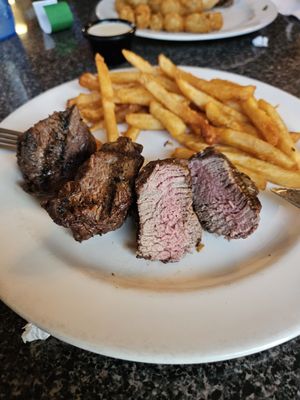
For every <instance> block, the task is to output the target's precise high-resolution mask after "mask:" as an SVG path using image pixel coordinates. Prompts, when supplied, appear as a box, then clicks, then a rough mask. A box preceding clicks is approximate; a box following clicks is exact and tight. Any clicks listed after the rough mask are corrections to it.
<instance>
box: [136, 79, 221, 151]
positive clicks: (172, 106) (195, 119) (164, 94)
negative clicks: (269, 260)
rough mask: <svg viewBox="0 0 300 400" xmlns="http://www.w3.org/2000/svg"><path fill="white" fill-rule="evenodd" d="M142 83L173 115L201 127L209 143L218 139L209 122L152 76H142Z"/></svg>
mask: <svg viewBox="0 0 300 400" xmlns="http://www.w3.org/2000/svg"><path fill="white" fill-rule="evenodd" d="M140 82H141V84H142V85H143V86H145V87H146V89H147V90H148V91H149V92H150V93H152V95H153V96H154V97H155V98H156V99H157V100H158V101H160V102H161V103H162V104H163V105H164V106H165V107H166V108H168V109H169V110H170V111H172V113H174V114H176V115H177V116H179V117H180V118H181V119H182V120H183V121H184V122H186V123H190V124H194V125H199V126H200V127H201V133H202V134H203V136H204V137H205V138H206V140H207V142H209V143H213V142H214V141H215V139H216V137H215V132H214V130H213V127H211V126H210V125H209V123H208V122H207V120H206V119H205V118H203V116H202V115H201V114H199V113H197V112H196V111H194V110H192V109H191V108H190V107H189V106H188V105H187V104H186V103H184V102H182V101H180V100H179V99H178V95H176V94H175V93H171V92H168V91H167V90H166V89H165V88H163V87H162V86H161V85H160V84H159V83H158V82H156V81H155V79H154V78H152V76H151V75H150V74H141V76H140Z"/></svg>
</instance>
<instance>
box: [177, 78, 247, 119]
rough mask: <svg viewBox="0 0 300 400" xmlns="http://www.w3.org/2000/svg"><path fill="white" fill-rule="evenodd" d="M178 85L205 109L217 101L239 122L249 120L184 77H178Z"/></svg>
mask: <svg viewBox="0 0 300 400" xmlns="http://www.w3.org/2000/svg"><path fill="white" fill-rule="evenodd" d="M176 83H177V86H178V87H179V89H180V90H181V92H182V93H183V94H184V95H185V96H186V97H187V98H188V99H190V100H191V101H192V102H193V103H194V104H196V106H198V107H199V108H201V109H202V110H205V106H206V104H208V103H215V104H217V105H219V107H221V108H222V109H223V110H224V112H226V113H227V114H229V115H231V116H232V117H233V118H235V119H236V121H239V122H248V121H249V120H248V118H247V117H246V116H245V115H243V114H241V113H239V112H238V111H236V110H234V109H233V108H230V107H228V106H225V105H224V104H222V103H221V102H219V101H218V100H216V99H215V98H213V97H211V96H209V95H208V94H206V93H204V92H203V91H201V90H199V89H196V88H195V87H194V86H192V85H191V84H190V83H188V82H187V81H185V80H184V79H176Z"/></svg>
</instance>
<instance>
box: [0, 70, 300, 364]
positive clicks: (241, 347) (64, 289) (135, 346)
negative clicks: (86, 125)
mask: <svg viewBox="0 0 300 400" xmlns="http://www.w3.org/2000/svg"><path fill="white" fill-rule="evenodd" d="M186 70H188V71H190V72H192V73H195V74H198V75H201V76H202V77H204V78H208V79H211V78H214V77H219V78H223V79H230V80H233V81H235V82H238V83H241V84H254V85H257V96H258V97H264V98H265V99H266V100H268V101H270V102H274V99H275V101H276V104H280V107H279V111H280V113H281V114H282V115H283V117H284V119H285V120H286V121H287V123H288V127H289V128H290V129H291V130H295V131H296V130H299V119H298V117H297V116H298V115H299V114H300V100H299V99H297V98H295V97H293V96H291V95H289V94H288V93H286V92H283V91H281V90H279V89H277V88H274V87H271V86H269V85H266V84H264V83H261V82H258V81H255V80H252V79H248V78H246V77H241V76H239V75H233V74H230V73H225V72H221V71H215V70H209V69H201V68H191V67H186ZM80 91H82V88H80V87H79V86H78V84H77V83H76V81H72V82H68V83H65V84H63V85H61V86H58V87H56V88H54V89H51V90H49V91H47V92H45V93H43V94H41V95H40V96H38V97H36V98H35V99H33V100H31V101H29V102H28V103H27V104H25V105H23V106H22V107H20V108H19V109H18V110H16V111H15V112H13V113H12V114H11V115H10V116H9V117H7V118H6V119H5V120H4V121H3V123H2V124H1V125H3V127H7V128H12V129H17V130H25V129H26V128H29V127H30V126H31V125H32V124H33V123H35V122H36V121H38V120H40V119H42V118H45V117H47V116H48V115H49V114H50V113H52V112H53V111H54V110H63V109H64V107H65V104H66V100H67V99H68V98H71V97H74V96H76V95H77V94H78V93H79V92H80ZM33 110H34V111H33ZM99 137H101V133H99ZM167 140H170V138H169V136H168V135H167V134H166V133H165V132H153V133H151V132H145V133H142V134H141V137H140V141H141V143H142V144H143V145H144V148H145V150H144V155H145V157H146V159H147V161H149V160H150V159H156V158H158V157H159V158H164V157H167V156H168V155H169V153H170V151H171V150H172V149H173V148H174V145H175V144H174V145H173V146H171V145H166V146H164V144H165V142H166V141H167ZM20 179H21V175H20V172H19V171H18V168H17V165H16V158H15V155H14V154H13V153H12V152H9V151H5V150H0V180H1V195H0V218H1V225H0V246H1V268H0V295H1V298H2V300H3V301H4V302H5V303H6V304H7V305H8V306H9V307H11V308H12V309H13V310H15V311H16V312H17V313H18V314H19V315H21V316H22V317H24V318H25V319H27V320H28V321H30V322H33V323H34V324H36V325H37V326H39V327H40V328H42V329H44V330H46V331H47V332H49V333H50V334H52V335H53V336H55V337H57V338H59V339H61V340H63V341H65V342H68V343H71V344H73V345H75V346H78V347H80V348H83V349H87V350H90V351H93V352H96V353H100V354H103V355H107V356H112V357H116V358H121V359H128V360H135V361H142V362H152V363H172V364H176V363H178V364H179V363H180V364H181V363H200V362H209V361H219V360H225V359H230V358H234V357H238V356H242V355H247V354H251V353H254V352H257V351H260V350H263V349H267V348H269V347H272V346H274V345H276V344H279V343H282V342H284V341H286V340H288V339H291V338H293V337H295V336H297V335H298V334H300V307H299V304H300V291H299V281H300V268H299V256H300V242H299V235H300V218H299V210H298V209H296V208H295V207H293V206H291V205H290V204H288V203H287V202H284V201H283V200H281V199H280V198H279V197H278V196H275V195H273V194H271V193H270V192H268V191H266V192H265V193H262V194H261V195H260V199H261V201H262V206H263V207H262V212H261V223H260V226H259V228H258V230H257V231H256V232H255V233H254V234H253V235H251V236H250V237H249V238H247V239H245V240H236V241H231V242H227V241H226V240H224V239H222V238H220V237H215V236H213V235H210V234H206V233H205V234H204V238H203V243H204V244H205V247H204V249H203V250H202V251H201V252H200V253H197V252H196V251H195V252H193V254H190V255H188V256H186V257H185V258H183V260H182V261H180V262H179V263H171V264H162V263H159V262H150V261H146V260H141V259H136V258H135V254H134V247H135V234H134V229H133V223H132V221H131V219H129V220H128V221H127V222H126V224H125V225H124V226H123V227H122V228H121V229H119V230H118V231H115V232H111V233H108V234H106V235H103V236H102V237H100V236H97V237H94V238H93V239H90V240H88V241H85V242H83V243H81V244H80V243H78V242H76V241H75V240H74V239H73V238H72V237H71V235H70V233H69V231H68V230H66V229H64V228H62V227H59V226H58V225H56V224H55V223H54V222H53V221H52V220H51V219H50V217H49V216H48V215H47V213H46V211H44V210H43V209H42V208H41V207H40V206H39V205H38V203H37V202H36V201H35V200H34V199H33V197H31V196H30V195H28V194H27V193H25V192H24V191H23V190H22V189H21V188H20V186H19V185H18V182H19V181H20ZM20 334H21V332H20Z"/></svg>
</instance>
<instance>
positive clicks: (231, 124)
mask: <svg viewBox="0 0 300 400" xmlns="http://www.w3.org/2000/svg"><path fill="white" fill-rule="evenodd" d="M123 54H124V57H125V58H126V59H127V61H128V62H129V63H130V64H131V65H132V66H133V67H134V69H128V70H125V71H109V70H108V68H107V66H106V65H105V62H104V60H103V58H102V57H101V56H100V55H96V66H97V72H98V73H97V74H92V73H88V72H86V73H83V74H82V75H81V76H80V78H79V84H80V85H81V86H82V87H83V88H84V89H85V92H84V93H81V94H79V95H78V96H77V97H75V98H72V99H70V100H69V101H68V105H69V106H70V105H73V104H76V105H77V106H78V108H79V110H80V113H81V116H82V118H83V119H84V120H85V122H86V123H87V124H88V125H89V127H90V129H91V131H95V130H97V129H101V128H103V129H104V130H105V133H106V140H107V141H114V140H116V139H117V137H118V136H119V135H120V133H119V130H118V123H126V124H127V130H126V131H125V132H124V133H123V134H124V135H125V136H127V137H130V138H131V139H132V140H133V141H137V142H138V140H139V134H140V132H141V131H147V130H148V131H152V132H153V131H160V130H165V131H167V132H168V134H169V135H170V138H172V139H173V141H175V142H176V143H177V144H178V147H176V148H175V149H174V148H173V150H172V154H170V156H171V157H174V158H189V157H191V156H192V155H193V154H194V153H197V152H200V151H202V150H204V149H205V148H207V147H208V146H213V147H214V148H215V149H217V150H218V151H220V152H221V153H223V154H224V155H225V156H226V157H227V158H228V159H229V160H230V161H231V162H232V163H233V164H234V165H235V166H236V167H237V168H238V169H239V170H240V171H241V172H243V173H245V174H247V175H248V176H249V177H250V178H251V179H252V180H253V181H254V182H255V183H256V185H257V187H258V188H259V189H260V190H264V189H265V187H266V184H267V182H271V183H274V184H278V185H281V186H285V187H290V188H300V153H299V151H298V150H297V148H296V143H297V141H298V140H299V139H300V133H298V132H289V130H288V128H287V126H286V124H285V123H284V121H283V119H282V118H281V116H280V115H279V113H278V111H277V109H276V107H274V106H273V105H271V104H270V103H268V102H267V101H266V100H264V99H257V98H256V97H255V89H256V87H255V86H252V85H248V86H242V85H240V84H237V83H235V82H232V81H227V80H223V79H212V80H205V79H202V78H200V77H199V76H196V75H193V74H191V73H190V72H188V71H186V70H184V69H182V68H179V67H178V66H176V65H175V64H174V63H173V62H172V61H171V60H170V59H169V58H167V57H166V56H165V55H163V54H161V55H159V57H158V66H152V65H151V64H150V63H149V62H148V61H146V60H144V59H143V58H142V57H140V56H139V55H137V54H135V53H133V52H131V51H128V50H123Z"/></svg>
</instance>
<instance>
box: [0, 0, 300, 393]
mask: <svg viewBox="0 0 300 400" xmlns="http://www.w3.org/2000/svg"><path fill="white" fill-rule="evenodd" d="M69 4H70V5H71V7H72V10H73V13H74V16H75V25H74V27H73V28H72V30H69V31H65V32H61V33H57V34H55V35H52V36H47V35H44V34H43V33H42V32H41V30H40V29H39V27H38V25H37V21H36V19H35V16H34V13H33V9H32V7H31V2H30V1H29V0H19V1H18V0H16V3H15V5H14V12H15V15H16V17H17V21H18V22H19V24H21V28H22V26H23V31H24V26H25V25H24V24H26V26H27V30H28V32H27V33H25V34H23V35H20V36H16V37H13V38H11V39H9V40H6V41H4V42H1V43H0V88H1V90H0V120H2V119H3V118H4V117H6V116H7V115H8V114H9V113H10V112H12V111H13V110H14V109H16V108H17V107H18V106H20V105H21V104H23V103H25V102H26V101H27V100H29V99H31V98H32V97H34V96H36V95H38V94H39V93H41V92H43V91H45V90H47V89H49V88H51V87H53V86H56V85H58V84H60V83H62V82H65V81H68V80H71V79H73V78H76V77H77V76H78V75H79V74H80V73H81V72H82V71H84V70H90V71H94V69H95V67H94V62H93V58H92V54H91V52H90V49H89V47H88V45H87V43H86V41H85V39H84V38H83V37H82V35H81V31H80V30H81V27H82V25H83V24H84V23H86V22H87V21H88V20H90V19H91V18H93V17H94V7H95V4H96V2H95V1H89V2H87V1H83V0H82V1H79V0H78V1H75V0H72V1H69ZM22 24H23V25H22ZM26 26H25V28H26ZM25 30H26V29H25ZM260 33H261V34H263V35H266V36H268V38H269V47H268V48H256V47H253V46H252V45H251V41H252V39H253V38H254V37H255V36H256V35H257V34H258V33H254V34H251V35H246V36H243V37H239V38H233V39H228V40H219V41H215V42H197V43H174V42H171V43H167V42H160V41H152V40H142V39H138V38H136V39H135V41H134V44H133V49H134V50H135V51H137V52H138V53H139V54H141V55H143V56H145V57H146V58H147V59H148V60H149V61H151V62H155V60H156V57H157V55H158V54H159V53H160V52H164V53H165V54H166V55H167V56H170V57H171V58H172V59H173V60H174V61H175V62H176V63H178V64H184V65H198V66H203V67H211V68H218V69H222V70H226V71H231V72H235V73H239V74H243V75H247V76H249V77H252V78H256V79H259V80H262V81H264V82H267V83H270V84H272V85H275V86H278V87H280V88H282V89H284V90H286V91H288V92H290V93H292V94H294V95H296V96H298V97H300V22H299V21H297V20H296V19H293V18H283V17H278V18H277V19H276V20H275V22H274V23H273V24H271V25H270V26H269V27H267V28H265V29H263V30H262V31H260ZM0 262H1V261H0ZM299 306H300V305H299ZM278 318H280V315H279V316H278ZM24 324H25V321H24V320H22V319H21V318H20V317H19V316H17V315H16V314H15V313H14V312H12V311H11V310H10V309H9V308H7V307H6V306H5V305H4V304H3V303H1V304H0V343H1V345H0V399H5V400H8V399H47V400H48V399H55V400H57V399H85V400H89V399H135V400H138V399H193V400H194V399H199V400H200V399H203V400H204V399H212V400H217V399H230V400H233V399H243V400H250V399H251V400H253V399H278V400H285V399H291V400H295V399H300V339H299V338H298V339H294V340H292V341H290V342H288V343H286V344H283V345H280V346H278V347H276V348H273V349H271V350H268V351H265V352H263V353H260V354H256V355H252V356H249V357H245V358H240V359H236V360H232V361H227V362H218V363H213V364H205V365H192V366H187V365H183V366H171V365H169V366H166V365H150V364H139V363H133V362H125V361H119V360H114V359H111V358H107V357H102V356H100V355H96V354H92V353H89V352H87V351H83V350H81V349H78V348H75V347H73V346H70V345H68V344H65V343H63V342H60V341H59V340H57V339H55V338H53V337H50V338H49V339H48V340H47V341H45V342H33V343H31V344H24V343H23V342H22V340H21V332H22V327H23V326H24Z"/></svg>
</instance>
